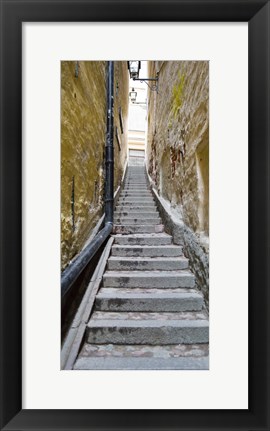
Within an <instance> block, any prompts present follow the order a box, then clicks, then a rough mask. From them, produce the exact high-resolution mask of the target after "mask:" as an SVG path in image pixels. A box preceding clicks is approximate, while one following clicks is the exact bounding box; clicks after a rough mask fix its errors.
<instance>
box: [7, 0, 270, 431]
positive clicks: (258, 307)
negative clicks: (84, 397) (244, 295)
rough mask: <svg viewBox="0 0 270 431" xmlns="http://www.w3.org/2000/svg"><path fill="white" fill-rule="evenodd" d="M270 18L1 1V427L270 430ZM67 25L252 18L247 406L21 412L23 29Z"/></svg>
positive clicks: (139, 5)
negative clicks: (32, 24) (36, 25)
mask: <svg viewBox="0 0 270 431" xmlns="http://www.w3.org/2000/svg"><path fill="white" fill-rule="evenodd" d="M269 18H270V5H269V1H265V0H235V1H230V0H220V1H218V0H211V1H209V0H189V1H185V0H174V1H173V0H168V1H166V0H153V1H150V0H145V1H143V2H141V1H122V0H111V1H109V0H105V1H103V0H96V1H90V0H84V1H80V0H78V1H76V0H69V1H65V0H62V1H61V0H55V1H50V0H35V1H27V0H21V1H20V0H17V1H16V0H15V1H13V0H12V1H11V0H1V121H2V122H1V132H2V139H1V218H0V219H1V315H0V316H1V400H0V402H1V405H0V410H1V430H2V429H3V430H30V429H31V430H41V429H46V430H58V429H63V430H83V429H89V430H101V429H102V430H112V429H114V430H122V429H123V430H165V429H166V430H172V429H177V430H187V429H188V430H202V429H204V430H211V429H213V430H236V429H241V430H253V431H255V430H260V431H263V430H269V429H270V419H269V416H270V415H269V411H270V408H269V406H270V399H269V394H270V385H269V380H270V370H269V359H270V358H269V344H270V343H269V334H270V327H269V321H270V319H269V316H270V307H269V269H268V261H269V100H270V97H269V96H270V95H269V42H270V40H269V29H270V27H269V23H270V20H269ZM62 21H65V22H85V21H90V22H95V21H167V22H168V21H171V22H173V21H174V22H176V21H182V22H183V21H192V22H195V21H196V22H198V21H208V22H210V21H211V22H213V21H215V22H226V21H228V22H238V21H242V22H243V21H244V22H248V27H249V29H248V34H249V408H248V410H123V411H121V410H22V368H21V365H22V360H21V355H22V335H21V320H22V311H21V305H22V290H21V287H22V191H21V186H22V166H21V162H22V145H21V139H22V136H21V135H22V133H21V132H22V81H21V70H22V49H21V48H22V23H23V22H62ZM232 354H233V352H232ZM224 372H225V373H226V370H224ZM232 391H233V388H232ZM73 396H75V394H72V393H71V394H70V397H73Z"/></svg>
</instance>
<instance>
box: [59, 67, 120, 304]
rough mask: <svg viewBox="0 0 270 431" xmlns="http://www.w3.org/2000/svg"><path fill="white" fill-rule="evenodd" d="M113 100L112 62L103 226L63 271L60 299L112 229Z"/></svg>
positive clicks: (108, 87) (108, 84) (108, 80)
mask: <svg viewBox="0 0 270 431" xmlns="http://www.w3.org/2000/svg"><path fill="white" fill-rule="evenodd" d="M113 98H114V62H113V61H108V66H107V131H106V147H105V165H106V170H105V226H104V228H103V229H102V230H101V231H100V232H99V233H98V234H97V235H96V237H95V238H94V239H93V241H91V243H90V244H89V245H88V246H87V247H85V249H84V250H82V252H81V253H80V254H79V255H78V256H77V257H76V259H74V261H73V262H72V263H71V264H70V265H69V266H68V267H67V268H66V269H65V270H64V271H63V273H62V275H61V297H62V298H63V297H64V296H65V295H66V293H67V292H68V291H69V289H70V287H71V286H72V284H73V283H74V282H75V281H76V280H77V278H78V277H79V275H80V274H81V272H82V271H83V270H84V268H85V267H86V265H87V264H88V263H89V261H90V260H91V258H92V257H93V256H94V255H95V254H96V252H97V251H98V250H99V248H100V247H101V245H102V244H103V243H104V241H105V240H106V239H107V238H108V236H109V235H110V233H111V232H112V228H113V171H114V155H113V121H114V113H113V101H114V100H113Z"/></svg>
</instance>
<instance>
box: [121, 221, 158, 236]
mask: <svg viewBox="0 0 270 431" xmlns="http://www.w3.org/2000/svg"><path fill="white" fill-rule="evenodd" d="M163 231H164V226H163V224H156V225H153V224H146V223H145V224H143V225H135V224H129V225H124V224H119V225H117V224H115V225H114V227H113V233H116V234H117V233H119V234H120V233H122V234H129V233H154V232H156V233H160V232H163Z"/></svg>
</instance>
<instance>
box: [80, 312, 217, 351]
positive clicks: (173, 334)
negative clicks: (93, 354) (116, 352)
mask: <svg viewBox="0 0 270 431" xmlns="http://www.w3.org/2000/svg"><path fill="white" fill-rule="evenodd" d="M96 313H98V312H96ZM96 313H94V314H93V316H92V318H91V319H90V321H89V323H88V325H87V329H86V341H87V342H88V343H97V344H107V343H112V344H125V345H126V344H150V345H164V344H165V345H167V344H180V343H182V344H195V343H199V344H200V343H207V342H208V341H209V325H208V320H207V319H206V318H205V319H200V318H196V317H195V318H192V319H191V318H190V315H191V314H192V313H191V312H190V313H188V315H189V318H185V316H184V313H171V314H172V315H173V318H167V316H164V314H165V313H133V315H136V314H137V316H136V317H134V318H130V317H128V318H126V319H125V318H123V317H124V316H123V314H124V313H115V314H116V315H118V316H117V317H116V318H112V314H113V313H107V312H104V313H103V316H104V315H106V316H107V318H106V316H104V317H103V318H96V316H95V314H96ZM100 313H102V312H100ZM193 313H194V315H196V312H193ZM128 314H129V316H130V314H131V313H128ZM138 314H139V315H138ZM142 314H144V316H143V318H142V316H141V315H142ZM150 314H155V315H156V314H159V316H155V318H152V316H149V315H150ZM167 314H169V313H167ZM182 316H183V318H182ZM148 317H150V318H148Z"/></svg>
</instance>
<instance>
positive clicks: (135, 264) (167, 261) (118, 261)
mask: <svg viewBox="0 0 270 431" xmlns="http://www.w3.org/2000/svg"><path fill="white" fill-rule="evenodd" d="M187 268H188V259H186V258H185V257H119V256H111V257H110V258H109V259H108V263H107V269H108V270H109V271H129V270H136V271H178V270H180V269H187Z"/></svg>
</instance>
